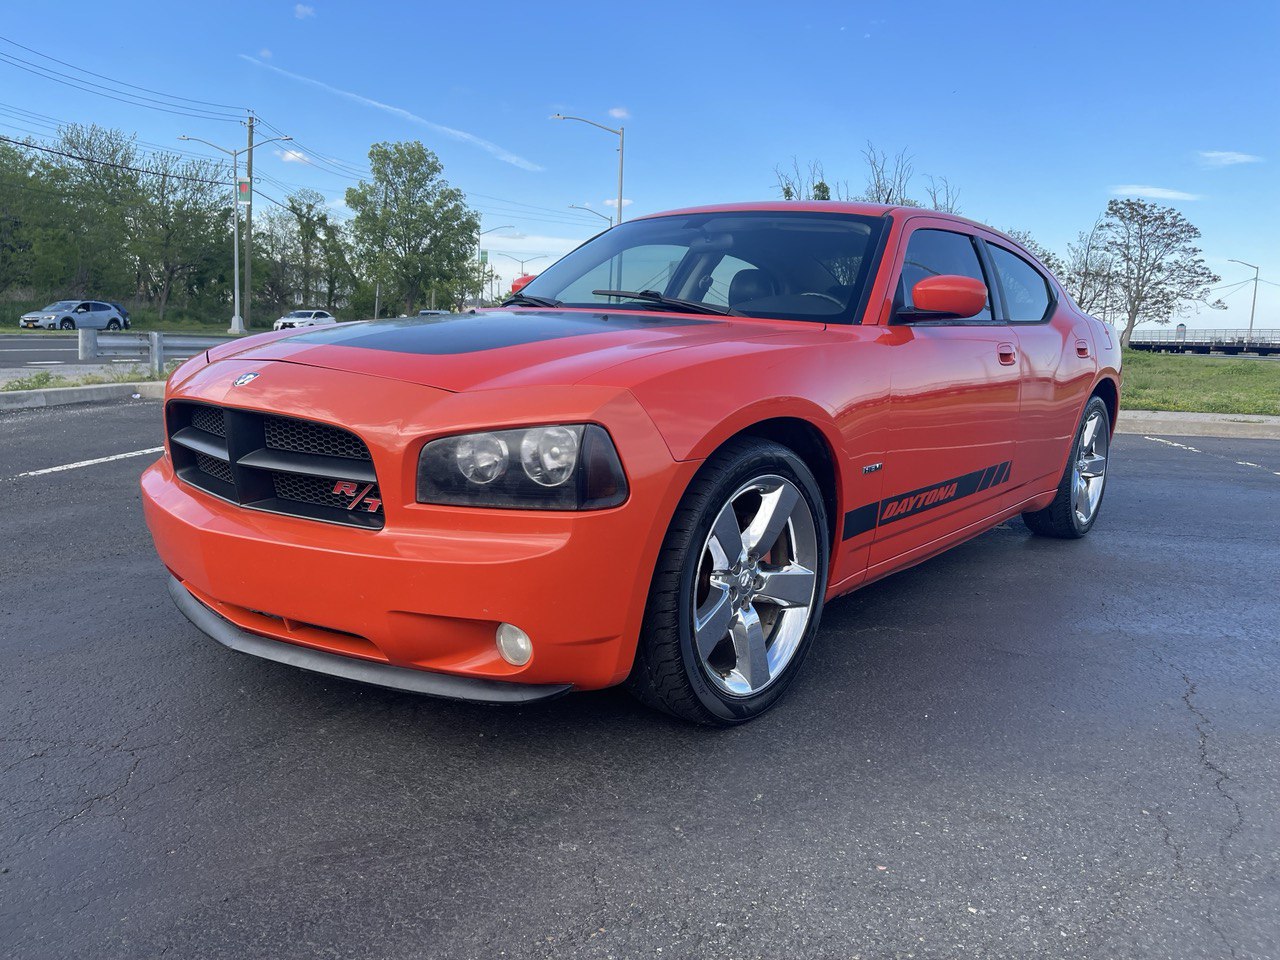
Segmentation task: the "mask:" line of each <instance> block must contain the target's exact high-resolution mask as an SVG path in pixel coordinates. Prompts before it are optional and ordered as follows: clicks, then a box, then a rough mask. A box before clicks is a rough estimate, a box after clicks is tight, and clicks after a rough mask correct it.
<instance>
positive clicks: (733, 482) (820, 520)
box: [676, 445, 831, 724]
mask: <svg viewBox="0 0 1280 960" xmlns="http://www.w3.org/2000/svg"><path fill="white" fill-rule="evenodd" d="M771 473H772V474H777V475H778V476H781V477H784V478H786V479H787V480H790V481H791V482H792V483H794V484H795V485H796V488H797V489H799V490H800V493H801V495H802V496H803V497H804V498H805V501H806V502H807V503H808V505H809V509H810V510H811V511H812V513H813V521H814V526H815V527H816V529H817V531H818V544H819V545H818V565H819V567H820V569H818V570H816V571H814V572H815V574H816V575H817V587H816V588H815V590H814V604H813V611H812V613H811V615H810V618H809V623H808V624H807V626H806V628H805V633H804V636H803V637H801V639H800V643H799V645H798V646H797V648H796V652H795V653H794V654H793V655H792V657H791V660H790V662H789V663H788V664H787V666H786V667H785V668H784V669H783V672H782V675H781V676H780V677H778V678H777V679H776V680H774V681H773V683H771V684H770V685H769V686H768V687H767V688H765V689H764V690H762V691H761V692H760V693H758V694H755V695H753V696H749V697H734V696H731V695H729V694H727V693H724V692H723V691H721V690H720V689H718V688H717V687H716V686H715V685H714V684H713V683H712V682H711V680H710V678H709V677H708V676H707V675H706V672H705V671H704V670H703V668H702V659H701V657H700V655H699V654H698V650H697V646H696V643H695V641H694V636H693V614H694V611H693V595H694V590H693V586H694V579H695V578H696V577H697V573H698V561H699V559H700V558H701V555H702V547H703V544H704V543H705V542H706V539H707V536H708V535H709V534H710V532H711V525H712V524H713V523H714V522H715V518H716V515H717V514H718V513H719V512H720V509H721V508H722V507H723V506H724V504H725V502H726V501H727V500H728V498H729V496H730V494H732V493H733V492H734V491H736V490H737V489H738V488H739V487H740V486H742V484H744V483H745V482H747V481H748V480H750V479H752V478H754V477H758V476H763V475H766V474H771ZM830 549H831V545H830V535H829V532H828V526H827V519H826V511H825V509H824V507H823V503H822V495H821V493H820V491H819V490H818V484H817V482H816V481H815V480H814V479H813V474H812V473H810V472H809V469H808V467H806V466H805V465H804V462H803V461H802V460H800V458H799V457H797V456H795V454H793V453H791V452H790V451H789V450H787V449H786V448H785V447H782V446H774V445H771V449H768V450H767V451H765V450H760V451H757V452H755V453H753V454H751V455H748V456H745V457H744V458H743V459H742V460H741V461H740V462H739V463H737V464H734V465H733V467H731V468H730V469H729V470H728V471H727V472H726V474H725V475H724V476H723V477H722V478H721V479H720V481H719V482H718V483H717V484H716V485H715V486H714V487H713V488H712V489H711V490H710V491H709V492H707V493H706V494H705V495H704V498H703V503H702V504H701V511H700V514H699V517H698V522H697V523H696V524H695V525H694V527H693V530H692V533H691V535H690V537H689V540H688V543H687V545H686V548H685V554H684V558H683V561H682V562H681V565H680V577H679V593H678V598H679V599H678V606H677V614H678V617H679V622H678V623H677V624H676V629H677V630H678V632H679V643H680V659H681V662H682V664H683V666H684V672H685V677H686V678H687V680H688V682H689V685H690V687H691V688H692V689H693V691H694V693H695V694H696V695H697V698H698V700H699V702H700V703H701V704H702V706H703V708H704V709H705V710H707V711H708V712H709V713H711V714H712V715H713V716H714V717H715V719H716V720H717V721H718V722H720V723H728V724H735V723H743V722H745V721H747V720H750V719H752V718H753V717H756V716H758V715H759V714H761V713H763V712H764V711H766V710H768V709H769V707H771V706H772V705H773V703H774V701H776V700H777V699H778V698H779V697H780V696H782V694H783V692H784V691H785V690H786V689H787V687H788V686H790V684H791V682H792V680H793V679H794V678H795V675H796V674H797V673H798V672H799V670H800V667H801V664H802V663H803V662H804V658H805V656H806V655H807V654H808V651H809V647H810V645H811V644H812V643H813V638H814V636H815V635H816V634H817V632H818V625H819V623H820V621H821V620H822V610H823V601H824V598H825V594H826V584H827V569H828V565H829V562H830V561H829V554H830Z"/></svg>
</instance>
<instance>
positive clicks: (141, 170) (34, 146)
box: [0, 136, 226, 187]
mask: <svg viewBox="0 0 1280 960" xmlns="http://www.w3.org/2000/svg"><path fill="white" fill-rule="evenodd" d="M0 141H4V142H5V143H12V144H13V145H14V146H17V147H24V148H26V149H28V150H39V151H40V152H41V153H52V154H56V155H57V156H59V157H66V158H67V159H68V160H79V161H80V162H81V163H96V164H98V165H99V166H103V167H112V168H114V169H116V170H128V171H130V172H131V173H145V174H147V175H148V176H152V177H159V176H164V177H168V178H169V179H171V180H186V181H188V182H190V183H210V184H213V185H214V186H219V187H222V186H226V184H225V182H224V181H222V180H206V179H205V178H203V177H188V176H185V175H184V174H180V173H168V172H162V171H158V170H148V169H146V168H145V167H131V166H129V165H128V164H124V163H113V162H112V161H110V160H97V159H94V158H93V157H80V156H76V155H75V154H74V153H67V152H66V151H64V150H55V149H53V147H44V146H40V145H39V144H36V143H30V142H27V141H23V140H14V139H12V138H11V137H3V136H0Z"/></svg>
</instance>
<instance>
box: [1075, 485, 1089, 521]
mask: <svg viewBox="0 0 1280 960" xmlns="http://www.w3.org/2000/svg"><path fill="white" fill-rule="evenodd" d="M1072 486H1074V487H1075V489H1074V490H1073V491H1072V492H1073V494H1074V496H1073V497H1072V505H1073V506H1074V507H1075V511H1076V513H1078V514H1079V515H1080V516H1081V518H1083V519H1085V520H1087V519H1089V485H1088V484H1087V483H1086V482H1085V479H1084V477H1082V476H1080V475H1079V474H1077V475H1076V477H1075V482H1074V483H1073V484H1072Z"/></svg>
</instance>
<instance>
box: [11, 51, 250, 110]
mask: <svg viewBox="0 0 1280 960" xmlns="http://www.w3.org/2000/svg"><path fill="white" fill-rule="evenodd" d="M0 62H4V63H8V64H9V65H10V66H14V67H17V68H18V69H19V70H25V71H26V72H27V73H34V74H36V75H37V76H40V77H43V78H44V79H46V80H52V81H54V82H55V83H61V84H63V85H64V86H68V87H72V88H74V89H76V90H82V91H84V92H85V93H92V94H96V95H97V96H100V97H106V98H107V99H108V100H115V101H116V102H117V103H124V104H128V105H129V106H131V107H145V108H147V109H148V110H159V111H160V112H161V113H172V114H175V115H177V116H182V117H195V118H196V119H198V120H221V121H223V122H225V123H240V122H242V121H241V120H240V119H239V118H238V117H234V116H227V115H224V114H218V113H212V112H208V111H206V112H200V113H197V112H194V111H192V110H190V109H186V110H183V109H175V107H176V105H175V104H169V105H168V106H160V105H159V104H160V103H162V101H158V100H156V101H153V102H152V103H145V102H142V101H146V100H151V99H152V98H150V97H138V96H136V95H130V94H124V91H112V92H110V93H108V92H106V91H107V89H108V88H106V87H101V85H100V84H89V85H86V83H87V81H80V80H73V79H70V78H68V77H62V76H59V75H57V74H55V73H53V72H52V71H50V70H47V69H45V68H44V67H41V66H40V65H39V64H34V63H31V62H30V61H29V60H23V59H22V58H21V57H13V56H10V55H9V54H7V53H0ZM24 64H25V66H24ZM116 93H121V94H124V95H123V96H115V94H116ZM130 96H132V97H133V99H127V98H128V97H130Z"/></svg>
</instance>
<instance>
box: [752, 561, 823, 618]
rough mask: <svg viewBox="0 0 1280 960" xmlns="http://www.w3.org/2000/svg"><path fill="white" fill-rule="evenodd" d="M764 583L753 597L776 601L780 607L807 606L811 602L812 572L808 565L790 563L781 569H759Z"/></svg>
mask: <svg viewBox="0 0 1280 960" xmlns="http://www.w3.org/2000/svg"><path fill="white" fill-rule="evenodd" d="M760 577H761V579H762V580H763V581H764V583H763V584H762V585H761V586H760V588H759V589H758V590H756V591H755V599H756V600H763V601H766V602H768V603H776V604H777V605H778V606H780V607H807V606H808V605H809V604H810V603H812V602H813V583H814V579H815V577H814V574H813V571H812V570H810V569H809V568H808V567H802V566H801V565H800V564H798V563H791V564H788V565H787V566H785V567H783V568H782V569H781V570H761V571H760Z"/></svg>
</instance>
